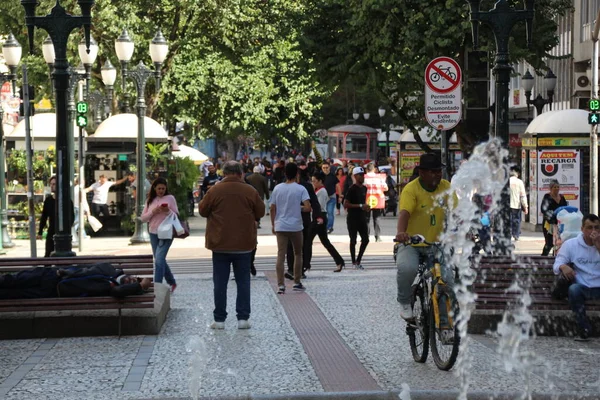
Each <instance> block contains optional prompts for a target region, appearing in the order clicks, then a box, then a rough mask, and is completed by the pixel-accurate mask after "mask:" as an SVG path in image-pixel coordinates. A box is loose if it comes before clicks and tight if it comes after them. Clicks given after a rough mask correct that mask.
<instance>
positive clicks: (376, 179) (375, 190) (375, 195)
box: [365, 174, 387, 209]
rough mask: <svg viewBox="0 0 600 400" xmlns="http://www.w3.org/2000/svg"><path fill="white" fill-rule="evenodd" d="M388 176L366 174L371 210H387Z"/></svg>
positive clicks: (368, 202)
mask: <svg viewBox="0 0 600 400" xmlns="http://www.w3.org/2000/svg"><path fill="white" fill-rule="evenodd" d="M386 177H387V175H386V174H372V175H371V174H366V175H365V186H366V187H367V204H368V205H369V207H371V208H376V209H384V208H385V194H384V193H383V192H385V190H386V184H385V179H386Z"/></svg>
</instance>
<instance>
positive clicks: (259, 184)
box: [246, 166, 269, 228]
mask: <svg viewBox="0 0 600 400" xmlns="http://www.w3.org/2000/svg"><path fill="white" fill-rule="evenodd" d="M246 182H248V183H249V184H250V185H251V186H252V187H254V189H256V191H257V192H258V197H260V198H261V200H263V202H264V200H265V199H266V200H269V183H268V181H267V178H266V177H264V176H263V175H262V173H261V169H260V167H259V166H256V167H254V168H253V170H252V174H250V175H248V176H247V177H246ZM258 228H260V219H259V220H258Z"/></svg>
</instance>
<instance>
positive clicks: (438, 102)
mask: <svg viewBox="0 0 600 400" xmlns="http://www.w3.org/2000/svg"><path fill="white" fill-rule="evenodd" d="M461 82H462V71H461V69H460V66H459V65H458V63H457V62H456V61H454V60H453V59H451V58H449V57H438V58H436V59H434V60H433V61H431V62H430V63H429V64H428V65H427V68H425V117H426V118H427V122H428V123H429V125H431V126H432V127H433V128H434V129H437V130H449V129H452V128H454V127H455V126H456V125H458V123H459V122H460V119H461V116H462V88H461Z"/></svg>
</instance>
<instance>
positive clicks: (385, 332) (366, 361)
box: [0, 218, 600, 400]
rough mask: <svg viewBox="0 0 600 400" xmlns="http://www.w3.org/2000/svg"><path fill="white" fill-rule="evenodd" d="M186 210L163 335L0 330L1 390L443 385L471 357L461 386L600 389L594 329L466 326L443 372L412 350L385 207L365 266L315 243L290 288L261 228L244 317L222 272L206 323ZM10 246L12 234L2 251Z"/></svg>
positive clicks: (171, 394)
mask: <svg viewBox="0 0 600 400" xmlns="http://www.w3.org/2000/svg"><path fill="white" fill-rule="evenodd" d="M197 221H198V222H196V221H194V225H193V236H192V237H190V238H188V239H186V240H182V241H177V242H176V244H175V246H174V248H173V250H171V253H170V259H171V263H172V265H173V267H174V269H175V271H176V276H177V278H178V283H179V286H178V289H177V291H176V293H175V294H174V295H173V297H172V299H171V304H172V309H171V312H170V313H169V316H168V318H167V322H166V323H165V325H164V327H163V329H162V331H161V333H160V335H157V336H155V337H147V336H134V337H123V338H121V339H118V338H115V337H96V338H89V337H85V338H64V339H32V340H12V341H0V398H2V399H7V400H13V399H14V400H17V399H18V400H27V399H32V400H33V399H35V400H44V399H48V400H50V399H52V400H54V399H61V400H70V399H73V400H75V399H77V400H79V399H98V400H104V399H146V398H189V397H190V395H191V394H192V393H193V394H198V395H200V396H202V397H217V396H245V395H250V394H253V395H277V394H280V395H287V394H291V393H315V394H319V393H321V394H323V393H333V392H344V391H346V392H357V391H367V390H400V389H401V388H402V387H403V385H408V387H410V389H412V390H426V389H429V390H452V389H458V388H459V386H460V383H459V382H460V379H459V378H457V377H456V375H455V374H456V373H457V371H459V370H461V368H464V369H465V370H466V371H468V372H467V375H466V376H468V382H469V384H470V389H471V390H484V391H485V390H489V391H524V390H526V389H527V388H529V389H530V390H533V391H536V392H540V391H542V392H552V393H567V392H576V393H579V394H592V395H594V394H597V393H599V392H600V373H599V372H598V369H597V360H598V356H599V355H600V342H598V340H597V339H596V340H592V341H591V342H588V343H576V342H574V341H573V340H572V339H569V338H554V337H537V338H525V339H524V340H523V342H522V343H521V346H520V347H510V346H509V347H508V349H506V350H503V351H500V350H499V349H501V348H504V346H503V345H502V343H503V342H502V341H501V340H500V339H499V338H498V337H496V336H495V335H488V336H484V335H472V336H469V339H468V340H469V344H468V347H467V351H466V352H465V354H467V355H468V358H467V359H466V360H467V362H466V363H465V365H463V366H462V367H461V366H457V367H455V371H453V372H442V371H439V370H438V369H437V368H436V367H435V365H434V364H433V362H432V361H431V360H429V361H427V362H426V363H425V364H417V363H415V362H413V360H412V357H411V355H410V349H409V346H408V340H407V336H406V334H405V333H404V331H405V325H404V323H403V321H402V320H401V319H400V318H399V317H398V304H397V303H396V301H395V297H396V296H395V291H396V289H395V271H394V268H393V265H392V263H391V246H392V245H391V237H392V234H393V230H394V229H395V227H394V224H395V220H394V219H392V218H390V219H389V220H386V221H385V222H384V223H385V228H384V236H383V239H384V242H382V243H373V244H372V246H370V247H369V250H368V252H367V256H366V257H365V266H366V270H365V271H356V270H348V269H345V270H344V271H342V272H341V273H338V274H336V273H333V272H331V271H332V269H333V262H332V261H331V259H330V257H329V256H320V255H319V254H323V253H322V249H321V250H319V249H320V248H318V249H317V251H316V254H317V255H316V256H315V259H314V263H313V270H311V272H310V273H309V277H308V279H306V280H305V284H306V286H307V288H308V290H307V291H306V292H305V293H298V292H293V291H292V290H291V284H290V285H288V291H287V293H286V294H285V295H283V296H281V295H277V294H276V293H275V290H274V286H275V285H274V276H273V272H272V271H273V258H272V255H273V252H272V247H273V239H272V237H271V236H270V235H267V232H265V229H264V228H263V230H262V233H263V234H264V235H263V236H261V237H260V240H259V242H260V244H259V249H261V253H259V254H263V256H262V257H259V258H258V270H259V274H258V276H257V277H256V278H253V280H252V317H251V322H252V328H251V329H250V330H237V328H236V321H235V311H234V308H235V285H233V284H232V285H230V292H229V295H228V302H229V312H230V316H229V318H228V320H227V322H226V329H225V330H224V331H213V330H211V329H209V324H210V322H211V321H212V307H213V306H212V276H211V274H210V272H208V271H210V260H209V259H207V258H201V259H199V257H200V256H204V255H208V253H206V251H205V250H204V249H203V243H202V240H203V238H201V235H202V234H203V231H202V230H203V227H202V222H201V221H202V220H201V219H200V218H198V219H197ZM343 222H344V221H343V220H342V221H340V220H339V219H338V223H337V224H336V227H335V230H336V232H335V233H337V232H338V231H339V232H340V233H342V234H340V235H334V239H335V242H336V243H338V247H339V248H342V249H343V248H344V247H345V246H346V245H347V244H346V243H347V240H346V237H345V235H344V234H343V233H344V232H343ZM540 236H541V235H540V234H537V237H535V236H533V235H531V236H528V235H525V237H524V238H523V239H522V240H521V241H519V242H518V243H517V250H518V251H519V252H531V253H534V254H537V253H538V252H539V251H540V250H541V246H542V244H543V243H542V242H541V240H540V238H539V237H540ZM388 240H389V241H388ZM89 242H90V243H89V249H90V250H88V251H89V252H90V253H91V254H94V252H95V253H96V254H99V253H102V254H125V253H129V252H145V251H149V246H136V247H132V246H127V245H126V243H127V242H126V240H124V239H123V238H97V239H91V240H90V241H89ZM19 244H20V243H19ZM319 246H320V245H319ZM19 252H21V253H22V252H23V248H22V247H16V248H15V249H12V250H10V251H9V254H8V256H17V254H18V253H19ZM86 253H87V252H86ZM90 253H87V254H90ZM344 253H347V251H345V252H344ZM19 255H23V256H27V254H19ZM191 258H193V260H190V259H191ZM190 272H194V273H190ZM509 352H514V354H516V355H517V357H516V359H513V360H512V361H506V360H505V358H504V356H503V354H507V353H509Z"/></svg>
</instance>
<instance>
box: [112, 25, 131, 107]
mask: <svg viewBox="0 0 600 400" xmlns="http://www.w3.org/2000/svg"><path fill="white" fill-rule="evenodd" d="M134 49H135V43H133V40H131V37H129V33H128V32H127V29H123V32H121V35H120V36H119V37H118V38H117V40H116V41H115V51H116V53H117V58H118V59H119V61H120V62H121V77H122V78H123V77H125V76H126V75H127V70H128V67H129V62H130V61H131V57H132V56H133V50H134ZM121 89H122V91H123V103H122V104H121V112H122V113H129V112H130V110H129V92H128V91H127V82H126V80H125V79H121Z"/></svg>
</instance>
